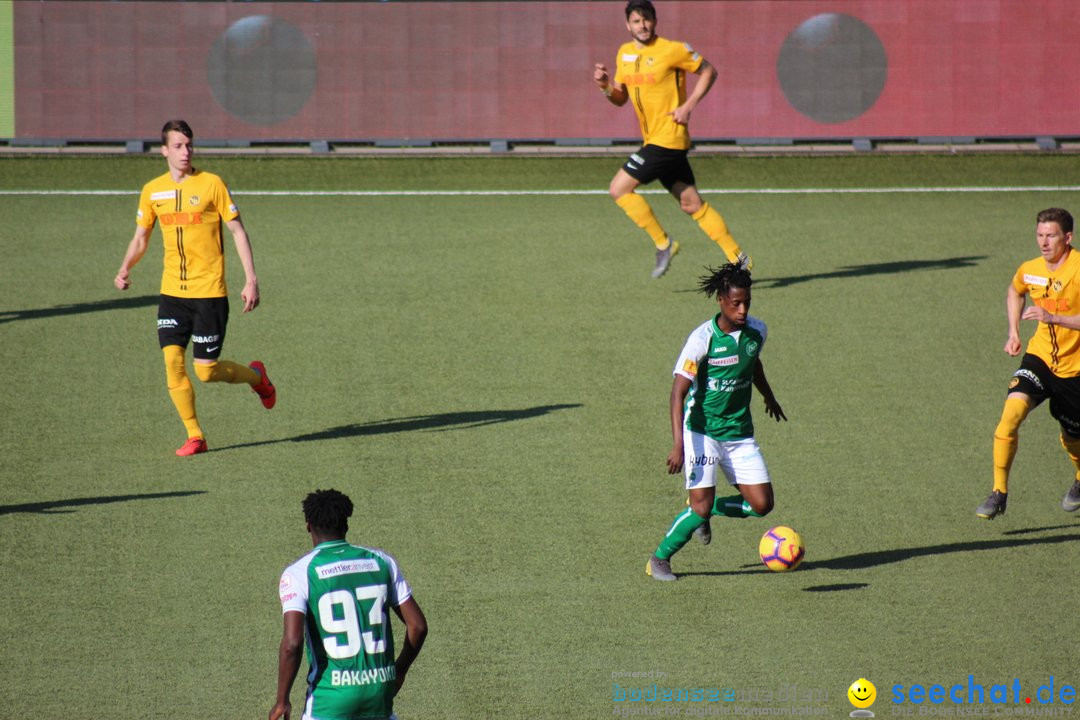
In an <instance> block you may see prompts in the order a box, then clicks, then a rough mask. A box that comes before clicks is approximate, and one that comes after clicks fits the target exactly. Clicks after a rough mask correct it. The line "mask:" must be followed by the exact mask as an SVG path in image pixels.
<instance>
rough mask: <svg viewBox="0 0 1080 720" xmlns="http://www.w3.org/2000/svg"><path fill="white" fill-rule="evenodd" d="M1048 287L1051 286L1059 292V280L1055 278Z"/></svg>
mask: <svg viewBox="0 0 1080 720" xmlns="http://www.w3.org/2000/svg"><path fill="white" fill-rule="evenodd" d="M1050 287H1052V288H1053V289H1054V292H1061V281H1060V280H1055V281H1054V284H1053V285H1051V286H1050Z"/></svg>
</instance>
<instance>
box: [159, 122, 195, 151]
mask: <svg viewBox="0 0 1080 720" xmlns="http://www.w3.org/2000/svg"><path fill="white" fill-rule="evenodd" d="M170 131H176V132H178V133H180V134H181V135H183V136H184V137H186V138H187V139H188V140H194V139H195V133H193V132H191V126H190V125H188V124H187V122H186V121H185V120H170V121H169V122H167V123H165V125H164V127H162V128H161V144H162V145H168V144H169V132H170Z"/></svg>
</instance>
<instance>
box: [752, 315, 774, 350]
mask: <svg viewBox="0 0 1080 720" xmlns="http://www.w3.org/2000/svg"><path fill="white" fill-rule="evenodd" d="M746 324H747V325H749V326H750V327H752V328H754V330H757V332H758V333H759V334H760V335H761V349H764V348H765V340H766V339H767V338H768V337H769V328H768V327H766V326H765V321H763V320H761V319H760V318H756V317H754V316H753V315H751V316H750V317H748V318H747V319H746ZM758 354H759V355H760V350H759V351H758Z"/></svg>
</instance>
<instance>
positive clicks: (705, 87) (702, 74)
mask: <svg viewBox="0 0 1080 720" xmlns="http://www.w3.org/2000/svg"><path fill="white" fill-rule="evenodd" d="M696 74H697V75H698V76H699V77H698V79H697V82H696V83H694V89H693V90H691V91H690V94H689V95H688V96H687V98H686V102H684V103H683V104H682V105H680V106H679V107H677V108H675V109H674V110H672V111H671V115H672V117H673V118H674V119H675V122H677V123H679V124H680V125H686V124H687V123H689V122H690V113H692V112H694V108H696V107H697V105H698V103H699V102H701V99H702V98H704V97H705V95H706V94H707V93H708V92H709V90H710V89H711V88H712V86H713V83H715V82H716V76H717V72H716V68H714V67H713V66H712V65H711V64H710V63H709V61H708V60H702V61H701V67H699V68H698V71H697V73H696Z"/></svg>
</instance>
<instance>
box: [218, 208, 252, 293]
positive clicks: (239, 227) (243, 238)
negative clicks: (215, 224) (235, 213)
mask: <svg viewBox="0 0 1080 720" xmlns="http://www.w3.org/2000/svg"><path fill="white" fill-rule="evenodd" d="M225 227H227V228H229V232H231V233H232V236H233V242H234V243H236V254H237V255H238V256H239V257H240V265H241V266H243V268H244V278H245V280H244V289H243V290H242V291H241V292H240V298H241V299H242V300H243V301H244V312H251V311H252V310H254V309H255V308H257V307H259V279H258V278H257V277H256V276H255V255H254V253H252V252H251V240H250V239H249V238H248V234H247V230H246V229H245V228H244V222H243V221H242V220H241V219H240V218H239V217H235V218H233V219H232V220H229V221H228V222H227V223H225Z"/></svg>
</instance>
